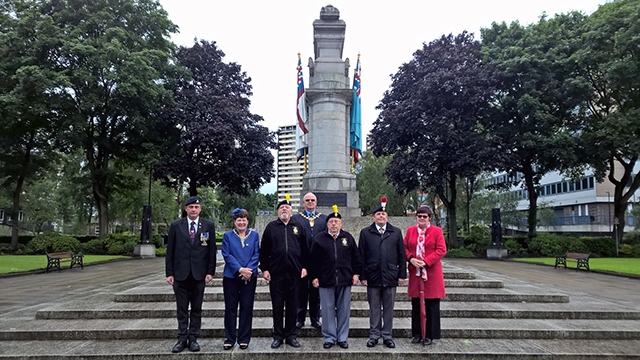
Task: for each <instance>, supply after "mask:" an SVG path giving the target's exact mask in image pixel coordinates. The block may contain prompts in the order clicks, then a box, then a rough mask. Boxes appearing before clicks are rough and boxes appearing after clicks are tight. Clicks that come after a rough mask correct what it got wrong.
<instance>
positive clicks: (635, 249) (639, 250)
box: [631, 244, 640, 258]
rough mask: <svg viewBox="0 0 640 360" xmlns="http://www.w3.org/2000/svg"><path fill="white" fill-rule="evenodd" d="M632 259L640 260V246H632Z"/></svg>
mask: <svg viewBox="0 0 640 360" xmlns="http://www.w3.org/2000/svg"><path fill="white" fill-rule="evenodd" d="M631 257H634V258H640V244H635V245H632V248H631Z"/></svg>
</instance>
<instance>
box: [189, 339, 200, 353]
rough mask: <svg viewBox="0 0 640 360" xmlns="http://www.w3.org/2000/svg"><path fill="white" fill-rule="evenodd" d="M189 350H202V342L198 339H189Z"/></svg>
mask: <svg viewBox="0 0 640 360" xmlns="http://www.w3.org/2000/svg"><path fill="white" fill-rule="evenodd" d="M189 351H200V344H198V342H197V341H195V340H193V341H189Z"/></svg>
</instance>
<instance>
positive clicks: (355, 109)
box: [349, 54, 362, 163]
mask: <svg viewBox="0 0 640 360" xmlns="http://www.w3.org/2000/svg"><path fill="white" fill-rule="evenodd" d="M349 134H350V135H349V140H350V146H351V150H350V153H351V156H352V157H353V162H354V163H357V162H358V160H359V159H360V156H362V106H361V104H360V54H358V62H357V63H356V69H355V72H354V74H353V99H352V100H351V119H350V122H349Z"/></svg>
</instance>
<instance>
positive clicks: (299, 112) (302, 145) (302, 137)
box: [296, 53, 309, 161]
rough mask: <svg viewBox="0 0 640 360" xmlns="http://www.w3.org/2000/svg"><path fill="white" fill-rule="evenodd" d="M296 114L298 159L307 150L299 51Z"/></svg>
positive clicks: (305, 114)
mask: <svg viewBox="0 0 640 360" xmlns="http://www.w3.org/2000/svg"><path fill="white" fill-rule="evenodd" d="M296 116H297V118H298V122H297V124H296V157H297V161H300V159H302V158H303V157H304V156H305V155H306V154H307V153H308V151H309V144H308V142H307V134H308V133H309V130H308V129H307V98H306V95H305V93H304V77H303V75H302V61H301V60H300V53H298V99H297V102H296Z"/></svg>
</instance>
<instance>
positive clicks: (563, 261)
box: [555, 252, 589, 271]
mask: <svg viewBox="0 0 640 360" xmlns="http://www.w3.org/2000/svg"><path fill="white" fill-rule="evenodd" d="M567 260H572V261H575V262H576V270H580V268H581V267H583V268H585V269H586V270H587V271H588V270H589V254H582V253H574V252H567V253H566V254H563V255H556V266H555V268H557V267H558V265H564V267H565V268H566V267H567Z"/></svg>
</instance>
